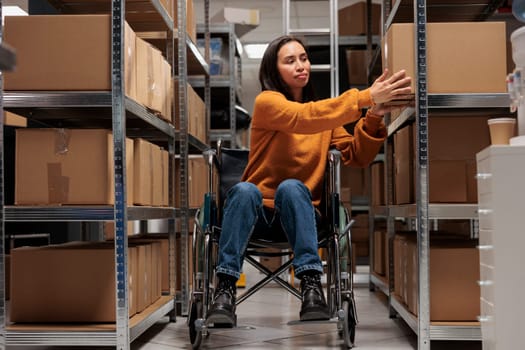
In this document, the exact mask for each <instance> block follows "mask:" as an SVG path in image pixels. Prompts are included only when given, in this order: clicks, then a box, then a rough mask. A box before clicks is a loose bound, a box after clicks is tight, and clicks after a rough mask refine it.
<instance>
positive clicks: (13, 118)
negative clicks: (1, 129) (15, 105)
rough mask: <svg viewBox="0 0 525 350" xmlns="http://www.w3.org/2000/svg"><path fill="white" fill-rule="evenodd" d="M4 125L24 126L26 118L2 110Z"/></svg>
mask: <svg viewBox="0 0 525 350" xmlns="http://www.w3.org/2000/svg"><path fill="white" fill-rule="evenodd" d="M4 125H5V126H15V127H19V128H26V127H27V118H25V117H22V116H19V115H16V114H14V113H11V112H8V111H5V110H4Z"/></svg>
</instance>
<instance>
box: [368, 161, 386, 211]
mask: <svg viewBox="0 0 525 350" xmlns="http://www.w3.org/2000/svg"><path fill="white" fill-rule="evenodd" d="M370 173H371V186H370V192H371V193H370V201H371V204H372V205H385V204H386V200H385V164H384V163H383V162H375V163H372V165H370Z"/></svg>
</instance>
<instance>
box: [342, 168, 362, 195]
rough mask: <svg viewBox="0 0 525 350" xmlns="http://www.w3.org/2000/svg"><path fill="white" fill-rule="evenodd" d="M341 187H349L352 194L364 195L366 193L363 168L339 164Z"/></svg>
mask: <svg viewBox="0 0 525 350" xmlns="http://www.w3.org/2000/svg"><path fill="white" fill-rule="evenodd" d="M340 175H341V187H345V188H350V190H351V191H352V196H354V197H357V196H364V195H366V193H367V188H366V181H365V169H364V168H356V167H351V166H341V174H340Z"/></svg>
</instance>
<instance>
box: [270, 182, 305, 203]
mask: <svg viewBox="0 0 525 350" xmlns="http://www.w3.org/2000/svg"><path fill="white" fill-rule="evenodd" d="M299 199H304V200H307V201H311V199H312V196H311V194H310V190H309V189H308V188H307V187H306V185H305V184H304V183H302V182H301V181H299V180H296V179H288V180H285V181H283V182H281V184H279V186H278V187H277V191H276V193H275V201H276V202H277V203H282V202H283V201H287V200H292V201H296V200H299Z"/></svg>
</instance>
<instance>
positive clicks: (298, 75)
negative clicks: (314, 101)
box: [277, 41, 310, 101]
mask: <svg viewBox="0 0 525 350" xmlns="http://www.w3.org/2000/svg"><path fill="white" fill-rule="evenodd" d="M277 69H278V70H279V74H280V75H281V78H282V79H283V81H284V82H285V83H286V85H288V88H289V89H290V92H291V93H292V95H293V97H294V99H295V100H296V101H300V100H301V99H302V91H303V88H304V87H305V86H306V84H307V83H308V79H309V78H310V61H309V60H308V55H307V54H306V51H305V49H304V47H303V46H302V45H301V44H299V43H298V42H297V41H290V42H289V43H286V44H284V45H283V46H282V47H281V48H280V49H279V52H278V53H277Z"/></svg>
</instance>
